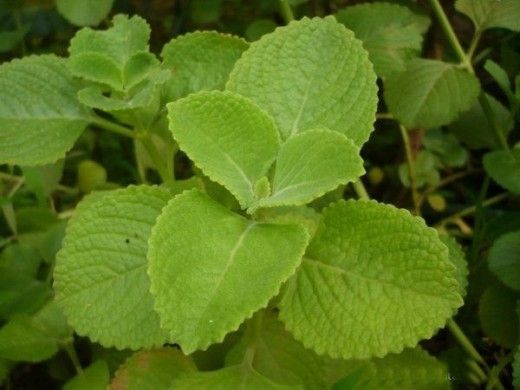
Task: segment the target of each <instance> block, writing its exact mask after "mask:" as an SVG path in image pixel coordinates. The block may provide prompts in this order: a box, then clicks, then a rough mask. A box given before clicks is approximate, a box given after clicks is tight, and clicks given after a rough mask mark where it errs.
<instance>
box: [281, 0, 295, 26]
mask: <svg viewBox="0 0 520 390" xmlns="http://www.w3.org/2000/svg"><path fill="white" fill-rule="evenodd" d="M279 1H280V13H281V14H282V17H283V20H284V21H285V23H286V24H289V23H290V22H291V21H293V20H294V14H293V11H292V9H291V6H290V5H289V3H288V2H287V0H279Z"/></svg>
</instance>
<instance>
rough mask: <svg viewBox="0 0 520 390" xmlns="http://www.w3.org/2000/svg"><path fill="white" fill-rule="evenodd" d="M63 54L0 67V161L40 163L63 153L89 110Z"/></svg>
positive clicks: (49, 160)
mask: <svg viewBox="0 0 520 390" xmlns="http://www.w3.org/2000/svg"><path fill="white" fill-rule="evenodd" d="M78 89H79V87H78V85H77V83H76V82H75V81H74V80H73V78H72V75H71V74H70V72H69V71H68V70H67V68H66V67H65V65H64V61H63V59H61V58H58V57H55V56H52V55H46V56H30V57H25V58H23V59H21V60H13V61H11V62H8V63H5V64H3V65H1V66H0V164H6V163H7V164H18V165H40V164H46V163H51V162H54V161H56V160H58V159H60V158H62V157H64V156H65V153H66V152H67V151H68V150H69V149H70V148H72V145H73V144H74V142H75V141H76V139H77V138H78V137H79V135H80V134H81V132H82V131H83V130H84V129H85V127H86V125H87V122H88V120H89V112H88V111H87V110H86V109H85V108H84V107H83V106H81V105H80V104H79V102H78V100H77V99H76V93H77V91H78Z"/></svg>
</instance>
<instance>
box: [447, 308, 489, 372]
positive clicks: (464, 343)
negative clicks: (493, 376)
mask: <svg viewBox="0 0 520 390" xmlns="http://www.w3.org/2000/svg"><path fill="white" fill-rule="evenodd" d="M446 325H447V327H448V329H449V330H450V332H451V334H452V335H453V337H455V339H457V341H458V343H459V344H460V346H461V347H462V348H463V349H464V350H465V351H466V353H467V354H468V355H469V356H470V357H471V358H473V359H474V360H476V361H477V362H479V363H480V364H482V365H483V366H484V367H485V368H486V369H488V366H487V364H486V362H485V361H484V358H483V357H482V356H481V355H480V353H479V352H478V351H477V349H476V348H475V347H474V346H473V344H471V341H469V339H468V337H467V336H466V335H465V334H464V332H463V331H462V329H460V327H459V326H458V325H457V323H456V322H455V321H454V320H453V319H452V318H450V319H449V320H448V322H447V323H446ZM482 374H483V375H484V376H485V377H487V376H486V374H484V372H482V373H480V372H479V375H482Z"/></svg>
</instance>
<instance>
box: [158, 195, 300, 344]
mask: <svg viewBox="0 0 520 390" xmlns="http://www.w3.org/2000/svg"><path fill="white" fill-rule="evenodd" d="M307 239H308V238H307V234H306V232H305V230H304V229H303V228H302V227H300V226H295V225H281V224H268V223H260V222H253V221H250V220H247V219H245V218H243V217H241V216H239V215H237V214H234V213H232V212H231V211H229V210H228V209H226V208H224V207H223V206H221V205H220V204H219V203H216V202H215V201H214V200H212V199H211V198H209V197H208V196H207V195H205V194H203V193H201V192H199V191H197V190H192V191H189V192H185V193H183V194H181V195H178V196H177V197H175V198H174V199H173V200H171V201H170V202H169V203H168V205H167V206H166V207H165V208H164V210H163V212H162V214H161V216H160V217H159V218H158V220H157V224H156V225H155V226H154V228H153V231H152V236H151V238H150V251H149V255H148V256H149V259H150V265H149V270H148V273H149V275H150V280H151V291H152V293H153V295H154V296H155V309H156V310H157V312H158V313H159V315H160V317H161V325H162V327H163V328H164V329H167V330H168V331H169V333H170V338H171V340H173V341H174V342H176V343H178V344H180V346H181V347H182V349H183V351H184V352H185V353H187V354H189V353H191V352H193V351H195V350H199V349H206V348H207V347H208V346H209V345H210V344H212V343H215V342H220V341H222V340H223V338H224V336H225V335H226V334H227V333H228V332H230V331H233V330H235V329H237V328H238V326H239V325H240V324H241V323H242V322H243V321H244V320H245V319H246V318H248V317H250V316H251V315H252V314H253V312H254V311H256V310H258V309H260V308H262V307H264V306H266V305H267V303H268V301H269V299H270V298H272V297H273V296H274V295H276V293H277V292H278V290H279V288H280V285H281V284H282V283H283V282H284V281H285V280H287V279H288V278H289V276H290V275H292V274H293V273H294V271H295V269H296V267H298V265H299V264H300V261H301V257H302V255H303V251H304V250H305V246H306V245H307Z"/></svg>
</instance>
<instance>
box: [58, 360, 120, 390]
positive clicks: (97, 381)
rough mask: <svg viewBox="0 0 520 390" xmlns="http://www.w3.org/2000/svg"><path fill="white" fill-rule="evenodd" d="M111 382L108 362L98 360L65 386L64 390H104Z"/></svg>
mask: <svg viewBox="0 0 520 390" xmlns="http://www.w3.org/2000/svg"><path fill="white" fill-rule="evenodd" d="M109 382H110V373H109V372H108V366H107V363H106V362H105V361H103V360H98V361H97V362H94V363H92V364H91V365H90V366H88V367H87V368H85V369H84V370H83V372H82V373H79V374H78V375H76V376H75V377H74V378H72V379H71V380H70V381H69V382H67V383H66V384H65V386H63V390H103V389H106V388H107V385H108V383H109Z"/></svg>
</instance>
